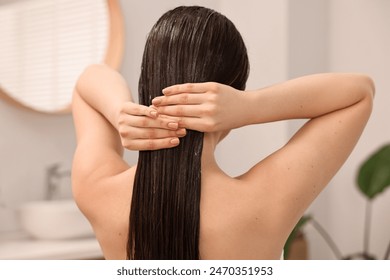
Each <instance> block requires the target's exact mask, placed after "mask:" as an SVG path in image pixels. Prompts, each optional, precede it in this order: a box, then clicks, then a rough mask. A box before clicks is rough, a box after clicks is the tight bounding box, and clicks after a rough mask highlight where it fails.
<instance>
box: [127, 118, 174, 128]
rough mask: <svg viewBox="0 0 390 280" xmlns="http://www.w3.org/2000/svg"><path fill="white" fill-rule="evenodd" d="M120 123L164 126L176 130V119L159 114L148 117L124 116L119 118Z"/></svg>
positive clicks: (152, 126) (139, 125)
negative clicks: (155, 116)
mask: <svg viewBox="0 0 390 280" xmlns="http://www.w3.org/2000/svg"><path fill="white" fill-rule="evenodd" d="M121 124H123V125H128V126H133V127H140V128H164V129H171V130H176V129H177V128H178V120H177V119H174V118H169V117H167V116H159V117H157V118H150V117H146V116H134V115H133V116H130V115H129V116H124V117H123V118H122V119H121Z"/></svg>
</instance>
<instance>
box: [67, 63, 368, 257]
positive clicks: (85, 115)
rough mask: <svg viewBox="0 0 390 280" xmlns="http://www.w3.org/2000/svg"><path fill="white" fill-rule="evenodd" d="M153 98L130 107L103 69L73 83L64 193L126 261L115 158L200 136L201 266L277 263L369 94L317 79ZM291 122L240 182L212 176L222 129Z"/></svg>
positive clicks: (126, 199) (348, 144) (121, 170)
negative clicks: (69, 183)
mask: <svg viewBox="0 0 390 280" xmlns="http://www.w3.org/2000/svg"><path fill="white" fill-rule="evenodd" d="M96 81H98V82H96ZM163 93H164V96H163V97H159V98H156V99H155V100H154V101H153V105H154V106H153V107H145V106H141V105H138V104H135V103H133V102H132V100H131V94H130V91H129V90H128V88H127V86H126V83H125V82H124V80H123V78H122V77H121V76H120V75H119V74H118V73H117V72H115V71H113V70H111V69H109V68H108V67H106V66H103V65H94V66H91V67H89V68H87V69H86V71H85V72H84V73H83V74H82V75H81V77H80V79H79V81H78V82H77V85H76V89H75V93H74V98H73V115H74V122H75V127H76V133H77V143H78V144H77V150H76V152H75V156H74V164H73V176H72V177H73V178H72V180H73V192H74V197H75V199H76V201H77V203H78V205H79V207H80V209H81V210H82V212H83V213H84V214H85V215H86V217H87V218H88V219H89V221H90V223H91V224H92V226H93V228H94V230H95V233H96V236H97V239H98V241H99V243H100V245H101V247H102V250H103V253H104V256H105V258H107V259H124V258H126V243H127V232H128V217H129V210H130V201H131V195H132V186H133V182H134V175H135V169H136V166H129V165H128V164H127V163H126V162H125V161H124V160H123V159H122V155H123V147H125V148H128V149H133V150H148V149H161V148H170V147H174V146H176V145H178V143H179V141H180V137H183V136H184V135H185V129H196V130H199V131H203V132H206V133H205V137H204V148H203V154H202V185H201V188H202V189H201V191H202V195H201V205H200V206H201V224H200V230H201V232H200V254H201V258H202V259H279V257H280V253H281V251H282V249H283V246H284V243H285V241H286V238H287V237H288V235H289V233H290V232H291V230H292V229H293V227H294V226H295V224H296V222H297V221H298V220H299V218H300V217H301V216H302V215H303V213H304V212H305V210H306V209H307V208H308V207H309V205H310V204H311V203H312V202H313V200H314V199H315V198H316V197H317V196H318V194H319V193H320V192H321V191H322V190H323V189H324V188H325V187H326V185H327V184H328V182H329V181H330V179H331V178H332V177H333V176H334V175H335V173H336V172H337V171H338V170H339V168H340V167H341V166H342V164H343V163H344V162H345V160H346V159H347V158H348V156H349V154H350V153H351V151H352V149H353V148H354V146H355V144H356V143H357V141H358V139H359V137H360V135H361V133H362V131H363V129H364V126H365V124H366V122H367V120H368V118H369V116H370V113H371V110H372V101H373V95H374V85H373V82H372V81H371V79H370V78H368V77H367V76H364V75H359V74H318V75H311V76H306V77H302V78H298V79H294V80H291V81H287V82H284V83H281V84H278V85H273V86H270V87H267V88H264V89H259V90H255V91H250V92H249V91H247V92H241V91H238V90H235V89H233V88H231V87H229V86H225V85H220V84H216V83H202V84H185V85H176V86H172V87H170V88H167V89H164V91H163ZM297 118H306V119H308V122H307V123H306V124H305V125H304V126H303V127H302V128H301V129H300V130H299V131H298V132H297V133H296V134H295V135H294V136H293V137H292V139H291V140H290V141H289V142H288V143H286V145H285V146H283V147H282V148H281V149H279V150H278V151H275V152H274V153H272V154H271V155H270V156H268V157H267V158H265V159H264V160H262V161H260V162H259V163H258V164H256V165H255V166H253V168H252V169H250V170H249V171H248V172H247V173H245V174H242V175H241V176H239V177H237V178H232V177H229V176H228V175H226V174H225V173H224V172H223V170H221V169H220V168H219V167H218V165H217V163H216V161H215V157H214V150H215V148H216V146H217V144H218V142H219V141H220V140H221V139H222V138H223V137H224V136H226V134H227V133H228V131H229V130H231V129H234V128H238V127H242V126H245V125H249V124H261V123H267V122H273V121H278V120H285V119H297ZM260 148H261V147H259V149H260ZM254 152H255V151H254Z"/></svg>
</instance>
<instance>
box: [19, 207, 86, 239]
mask: <svg viewBox="0 0 390 280" xmlns="http://www.w3.org/2000/svg"><path fill="white" fill-rule="evenodd" d="M19 214H20V222H21V226H22V228H23V229H24V230H25V231H26V232H27V233H28V234H29V235H31V236H32V237H34V238H37V239H52V240H59V239H75V238H85V237H91V236H94V233H93V231H92V228H91V226H90V224H89V222H88V221H87V219H86V218H85V217H84V215H83V214H82V213H81V212H80V210H79V209H78V207H77V205H76V203H75V202H74V201H73V200H70V199H69V200H47V201H33V202H28V203H25V204H23V205H21V207H20V211H19Z"/></svg>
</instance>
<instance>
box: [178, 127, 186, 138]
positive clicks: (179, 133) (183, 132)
mask: <svg viewBox="0 0 390 280" xmlns="http://www.w3.org/2000/svg"><path fill="white" fill-rule="evenodd" d="M176 134H177V135H178V136H185V135H186V134H187V131H186V129H185V128H180V129H179V130H177V131H176Z"/></svg>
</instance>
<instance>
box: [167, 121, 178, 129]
mask: <svg viewBox="0 0 390 280" xmlns="http://www.w3.org/2000/svg"><path fill="white" fill-rule="evenodd" d="M168 127H169V128H173V129H177V128H178V127H179V124H178V123H172V122H171V123H168Z"/></svg>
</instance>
